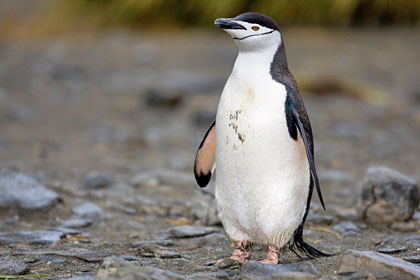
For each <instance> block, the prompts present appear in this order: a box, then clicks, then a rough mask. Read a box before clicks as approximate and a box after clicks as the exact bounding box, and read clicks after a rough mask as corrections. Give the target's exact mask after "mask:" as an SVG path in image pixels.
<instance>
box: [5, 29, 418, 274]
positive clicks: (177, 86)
mask: <svg viewBox="0 0 420 280" xmlns="http://www.w3.org/2000/svg"><path fill="white" fill-rule="evenodd" d="M283 36H284V41H285V44H286V50H287V54H288V61H289V65H290V68H291V70H292V72H293V73H294V74H295V75H296V77H297V78H298V82H299V83H302V87H303V88H304V89H305V90H306V91H307V92H304V93H303V98H304V101H305V104H306V107H307V109H308V111H309V115H310V117H311V122H312V127H313V131H314V139H315V158H316V162H317V168H318V172H319V174H320V180H321V185H322V189H323V194H324V199H325V201H326V206H327V212H326V213H324V212H323V211H321V209H320V205H319V203H317V202H318V200H317V197H316V196H314V199H313V201H314V202H315V203H314V207H313V209H314V211H313V212H314V213H315V214H320V215H321V216H319V215H317V217H318V219H313V220H312V221H309V222H308V223H307V225H306V231H305V237H306V239H307V240H308V241H310V242H311V243H313V244H314V245H316V246H317V247H319V248H321V249H323V250H325V251H327V252H331V253H341V252H344V251H345V250H346V249H350V248H351V249H358V250H376V249H377V248H379V247H380V246H382V245H383V243H384V242H385V243H386V240H389V238H388V237H393V238H394V239H395V240H396V241H395V242H394V243H393V244H392V245H393V246H394V247H395V246H404V247H407V250H405V251H403V252H402V253H398V254H397V255H396V256H413V255H416V254H417V255H418V254H419V252H418V247H416V244H415V243H409V242H406V240H407V239H404V238H405V237H407V236H413V235H417V236H418V235H419V234H420V232H419V230H418V228H417V229H416V228H414V229H411V230H409V231H408V232H405V231H404V230H402V229H401V228H395V227H390V226H371V225H367V224H365V223H363V222H360V221H355V222H354V223H355V224H356V225H357V226H358V227H359V228H360V235H353V236H342V235H340V234H338V233H337V232H335V231H333V230H332V227H333V226H334V225H336V224H338V223H339V222H341V221H346V220H348V219H350V218H351V217H347V218H343V215H341V216H340V215H339V214H337V213H338V212H339V211H337V209H339V210H341V211H344V210H343V209H350V210H349V211H350V212H352V211H353V210H354V208H355V207H356V201H357V198H358V197H359V195H360V187H361V183H360V182H361V180H362V178H363V176H364V173H365V171H366V169H367V167H369V166H371V165H385V166H388V167H391V168H394V169H396V170H399V171H401V172H403V173H405V174H407V175H409V176H412V177H413V178H414V179H416V180H417V182H419V181H420V173H419V165H418V159H419V151H420V129H419V128H420V71H419V64H418V62H419V61H420V52H419V48H418V46H419V45H420V33H419V32H418V30H410V29H386V30H382V29H380V30H373V29H372V30H351V31H350V30H318V29H286V30H284V31H283ZM236 52H237V51H236V48H235V46H234V44H233V42H231V40H230V39H229V38H228V36H226V35H225V34H222V32H217V30H216V31H214V32H210V31H202V30H192V31H188V32H179V31H178V32H175V31H174V32H167V33H162V32H159V33H155V32H144V33H143V32H133V33H130V32H126V31H121V30H114V31H107V32H102V33H95V34H82V35H74V36H67V37H59V38H51V39H43V40H21V39H19V40H15V39H12V38H3V39H0V128H1V131H2V133H1V134H0V166H1V168H6V169H9V170H15V171H19V172H23V173H27V174H33V175H36V176H37V178H40V180H41V181H42V182H44V183H45V185H46V186H47V187H49V188H50V189H52V190H54V191H56V192H57V193H58V194H59V195H60V198H61V199H60V202H59V203H58V204H57V205H56V206H54V207H52V208H48V209H46V210H45V211H42V212H41V213H28V212H21V211H18V210H15V209H3V210H2V211H1V212H0V221H2V224H3V226H2V227H0V232H1V233H9V232H17V231H20V230H38V229H47V228H51V227H54V226H57V225H59V224H60V223H61V221H63V220H66V219H68V218H70V217H71V215H72V213H71V211H72V208H73V207H74V206H76V205H78V204H80V203H81V202H85V201H92V202H94V203H96V204H98V205H99V206H100V207H102V208H103V210H104V216H103V219H102V220H101V221H98V222H94V223H93V224H92V225H91V226H88V227H86V228H82V229H81V231H82V233H81V234H78V235H75V236H72V235H67V236H66V237H65V238H63V239H62V240H61V241H60V242H59V243H57V244H54V245H53V247H48V246H47V247H45V246H41V245H38V246H35V245H21V246H9V245H7V244H6V245H0V254H1V255H2V256H12V257H13V258H18V259H19V258H23V259H26V260H28V259H31V258H34V254H35V255H36V252H39V251H42V250H45V249H49V250H56V251H59V250H62V251H69V250H71V249H74V248H86V249H89V250H91V251H95V252H97V253H98V254H99V253H103V255H106V254H110V253H113V254H123V255H126V256H133V257H135V258H138V260H139V261H140V262H141V263H145V264H149V265H153V266H157V267H161V268H164V269H168V270H171V271H174V272H178V273H181V274H184V275H187V274H191V273H194V272H199V271H215V270H217V269H216V268H211V267H206V266H202V265H203V264H204V263H207V262H210V261H212V260H215V259H219V258H221V257H225V256H228V255H229V254H230V252H231V248H230V247H229V244H228V243H222V244H217V243H211V242H209V243H206V242H208V241H203V240H204V239H203V237H197V238H191V239H176V240H173V242H174V245H172V247H171V250H172V251H176V252H178V253H180V254H181V256H182V258H174V259H173V258H167V259H166V258H147V257H144V256H142V255H141V253H139V251H138V248H136V247H135V246H134V245H133V242H136V241H141V240H153V239H161V238H164V239H167V238H168V234H167V232H166V230H167V229H168V228H170V227H172V226H174V225H181V224H196V225H201V224H202V221H200V220H195V219H194V217H193V216H192V215H191V212H190V206H191V205H190V201H191V198H192V196H193V193H194V188H196V186H194V184H193V174H192V166H193V159H194V155H195V151H196V148H197V146H198V144H199V142H200V140H201V137H202V136H203V135H204V133H205V131H206V129H207V126H208V125H209V124H210V123H211V119H212V117H213V114H214V112H215V110H216V106H217V102H218V98H219V94H220V93H221V90H222V88H223V85H224V82H225V80H226V79H227V77H228V75H229V73H230V71H231V68H232V64H233V62H234V59H235V57H236ZM312 81H315V83H316V82H318V83H320V84H321V85H322V86H323V88H322V87H321V89H319V87H317V86H314V85H313V83H312ZM372 92H373V94H372ZM156 168H165V169H164V170H167V169H169V170H176V171H180V172H184V173H188V174H190V176H191V177H190V180H191V184H183V183H179V182H178V183H177V182H173V183H172V184H171V182H169V183H167V182H165V183H158V184H146V185H144V186H139V187H133V186H132V180H133V178H134V177H135V176H136V175H138V174H146V175H147V174H148V172H150V170H154V169H156ZM92 171H99V172H105V173H106V174H108V175H109V176H110V177H111V179H112V183H110V184H109V186H107V187H105V188H101V189H96V190H89V189H86V188H85V187H84V186H83V185H84V184H83V182H84V179H85V176H86V175H87V174H89V173H90V172H92ZM127 208H129V210H127ZM322 215H326V216H327V218H325V219H322ZM319 217H321V218H319ZM10 219H12V220H10ZM13 220H14V222H13ZM8 221H11V222H8ZM409 223H414V222H409ZM417 225H418V224H417ZM215 229H216V230H217V231H219V232H223V229H222V228H221V227H215ZM387 238H388V239H387ZM384 240H385V241H384ZM381 242H382V243H381ZM30 252H32V254H30ZM264 253H265V252H264V248H259V247H256V248H255V254H254V255H253V258H254V259H258V258H262V257H263V255H264ZM97 257H98V258H99V259H100V257H99V256H97ZM339 260H340V255H337V256H333V257H331V258H328V259H324V258H323V259H315V260H312V262H313V263H314V265H315V266H316V268H317V269H318V270H319V271H320V272H321V274H322V275H323V276H324V277H325V278H326V279H334V278H336V277H337V269H338V266H339ZM282 261H283V262H286V263H287V262H298V261H299V259H298V258H297V257H296V256H294V255H293V254H291V253H286V254H285V255H284V257H283V259H282ZM28 265H29V267H30V270H31V272H32V273H34V274H36V273H45V274H49V275H50V276H49V278H51V279H60V278H69V277H71V276H76V275H95V273H96V271H97V270H98V268H99V265H100V260H93V261H86V260H83V259H82V258H78V257H74V256H73V257H63V256H61V257H60V256H57V255H54V257H53V258H35V260H34V261H33V262H28ZM235 273H236V272H233V275H234V274H235ZM0 274H1V273H0Z"/></svg>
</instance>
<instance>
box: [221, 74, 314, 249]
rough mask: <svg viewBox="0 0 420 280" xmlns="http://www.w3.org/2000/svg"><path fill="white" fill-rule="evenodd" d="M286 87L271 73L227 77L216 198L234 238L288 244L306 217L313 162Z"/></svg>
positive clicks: (224, 220)
mask: <svg viewBox="0 0 420 280" xmlns="http://www.w3.org/2000/svg"><path fill="white" fill-rule="evenodd" d="M285 100H286V91H285V88H284V86H283V85H281V84H278V83H276V82H274V81H273V80H270V79H268V80H267V81H265V82H261V83H255V84H253V85H249V84H244V83H238V82H235V81H228V83H227V84H226V86H225V89H224V91H223V94H222V97H221V100H220V104H219V107H218V111H217V118H216V166H217V175H216V202H217V207H218V212H219V215H220V218H221V220H222V223H223V225H224V227H225V230H226V232H227V234H228V235H229V237H230V238H231V239H233V240H249V241H252V242H255V243H260V244H272V245H276V246H279V247H283V246H284V245H285V244H286V243H287V242H288V241H289V240H290V238H291V237H292V235H293V232H294V230H295V229H296V228H297V227H298V226H299V225H300V223H301V222H302V218H303V215H304V212H305V208H306V202H307V198H308V190H309V180H310V173H309V164H308V160H307V158H306V154H305V147H304V144H303V141H302V138H301V137H300V135H299V137H298V141H294V140H293V139H292V138H291V137H290V135H289V132H288V129H287V123H286V117H285V108H284V107H285Z"/></svg>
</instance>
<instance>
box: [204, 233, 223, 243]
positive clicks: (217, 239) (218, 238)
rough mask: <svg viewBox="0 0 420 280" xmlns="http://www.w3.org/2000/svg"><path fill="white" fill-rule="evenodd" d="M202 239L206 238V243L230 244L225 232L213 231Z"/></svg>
mask: <svg viewBox="0 0 420 280" xmlns="http://www.w3.org/2000/svg"><path fill="white" fill-rule="evenodd" d="M202 240H204V241H205V242H206V243H209V244H216V245H219V246H220V245H228V244H229V239H228V238H227V236H226V235H225V234H223V233H219V232H215V233H211V234H209V235H206V236H204V237H202Z"/></svg>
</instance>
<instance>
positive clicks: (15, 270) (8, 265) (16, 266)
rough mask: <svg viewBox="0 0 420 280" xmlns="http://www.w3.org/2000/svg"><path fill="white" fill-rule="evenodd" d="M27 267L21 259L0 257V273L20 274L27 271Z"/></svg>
mask: <svg viewBox="0 0 420 280" xmlns="http://www.w3.org/2000/svg"><path fill="white" fill-rule="evenodd" d="M28 270H29V268H28V266H27V264H26V263H25V262H24V261H23V260H10V259H8V258H0V274H6V275H21V274H25V273H26V272H28Z"/></svg>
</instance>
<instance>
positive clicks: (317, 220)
mask: <svg viewBox="0 0 420 280" xmlns="http://www.w3.org/2000/svg"><path fill="white" fill-rule="evenodd" d="M306 221H308V222H311V223H314V224H318V225H331V224H332V222H333V221H334V217H333V216H330V215H324V214H316V213H313V212H309V214H308V217H307V219H306Z"/></svg>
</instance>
